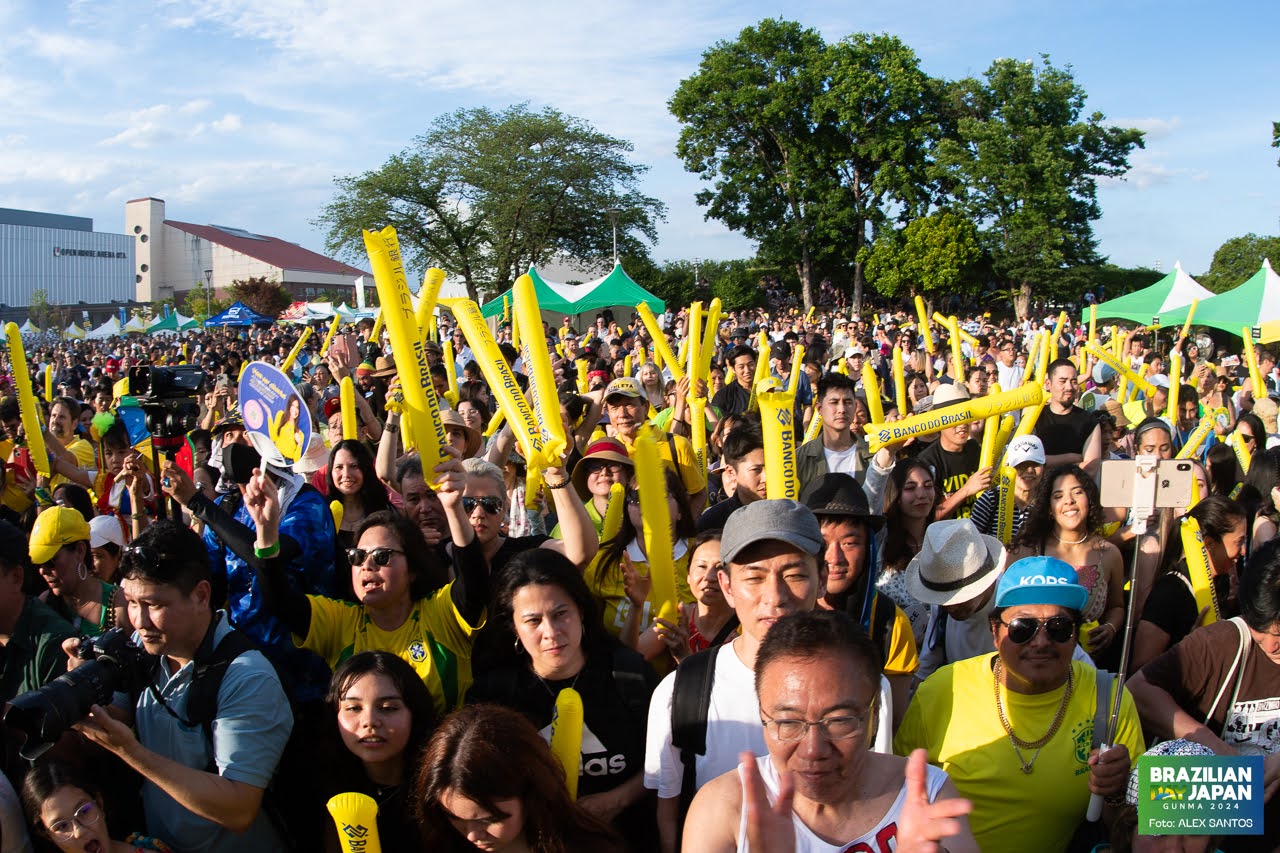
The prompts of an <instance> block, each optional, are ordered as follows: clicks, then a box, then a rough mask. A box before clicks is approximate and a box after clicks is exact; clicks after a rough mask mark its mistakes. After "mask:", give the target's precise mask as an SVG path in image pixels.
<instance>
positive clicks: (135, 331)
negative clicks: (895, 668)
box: [123, 314, 147, 335]
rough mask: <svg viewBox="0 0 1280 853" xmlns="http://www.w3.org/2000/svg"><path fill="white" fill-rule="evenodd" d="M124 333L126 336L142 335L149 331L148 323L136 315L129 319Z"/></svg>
mask: <svg viewBox="0 0 1280 853" xmlns="http://www.w3.org/2000/svg"><path fill="white" fill-rule="evenodd" d="M123 331H124V333H125V334H126V335H141V334H143V333H144V332H146V331H147V321H146V320H144V319H143V318H142V316H141V315H139V314H134V315H133V316H132V317H130V318H129V322H127V323H125V324H124V327H123Z"/></svg>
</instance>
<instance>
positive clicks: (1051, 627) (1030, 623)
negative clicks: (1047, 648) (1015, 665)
mask: <svg viewBox="0 0 1280 853" xmlns="http://www.w3.org/2000/svg"><path fill="white" fill-rule="evenodd" d="M999 621H1000V624H1001V625H1003V626H1005V627H1006V628H1008V629H1009V639H1010V640H1011V641H1013V642H1014V643H1017V644H1018V645H1019V646H1022V645H1026V644H1027V643H1029V642H1031V640H1032V639H1033V638H1034V637H1035V635H1036V634H1038V633H1040V628H1041V627H1043V628H1044V632H1045V634H1046V635H1047V636H1048V637H1049V639H1050V640H1052V641H1053V642H1055V643H1065V642H1067V641H1068V640H1075V637H1076V621H1075V620H1074V619H1071V618H1069V617H1067V616H1052V617H1050V618H1048V619H1043V620H1041V619H1036V618H1034V617H1032V616H1019V617H1018V618H1017V619H1014V620H1013V621H1012V622H1005V621H1004V620H1003V619H1001V620H999Z"/></svg>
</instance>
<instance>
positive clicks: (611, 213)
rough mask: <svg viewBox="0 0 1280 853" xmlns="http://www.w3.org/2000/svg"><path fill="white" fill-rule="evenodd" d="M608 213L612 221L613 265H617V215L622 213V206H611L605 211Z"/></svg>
mask: <svg viewBox="0 0 1280 853" xmlns="http://www.w3.org/2000/svg"><path fill="white" fill-rule="evenodd" d="M605 213H607V214H609V221H610V222H612V223H613V265H614V266H615V267H616V266H617V265H618V215H619V214H620V213H622V208H620V207H611V208H609V209H608V210H606V211H605Z"/></svg>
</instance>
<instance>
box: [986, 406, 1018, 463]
mask: <svg viewBox="0 0 1280 853" xmlns="http://www.w3.org/2000/svg"><path fill="white" fill-rule="evenodd" d="M1012 437H1013V413H1011V412H1010V413H1006V414H1003V415H1001V416H1000V429H999V431H998V432H996V447H995V450H994V451H992V453H991V459H992V464H993V465H994V464H995V463H996V462H998V461H999V460H1000V459H1002V458H1004V449H1005V446H1006V445H1008V443H1009V439H1010V438H1012Z"/></svg>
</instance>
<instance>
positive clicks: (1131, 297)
mask: <svg viewBox="0 0 1280 853" xmlns="http://www.w3.org/2000/svg"><path fill="white" fill-rule="evenodd" d="M1212 298H1213V293H1212V291H1209V290H1206V289H1205V288H1203V287H1201V286H1200V283H1199V282H1197V281H1196V280H1195V279H1194V278H1192V277H1191V276H1189V275H1187V273H1186V272H1185V271H1184V270H1183V269H1182V264H1181V263H1176V264H1174V265H1173V271H1172V272H1170V273H1169V274H1168V275H1166V276H1165V277H1164V278H1162V279H1160V280H1159V281H1157V282H1156V283H1155V284H1153V285H1151V286H1149V287H1144V288H1142V289H1141V290H1135V291H1134V292H1133V293H1126V294H1125V295H1124V296H1117V297H1116V298H1115V299H1108V300H1107V301H1106V302H1103V303H1101V304H1100V305H1098V319H1099V320H1128V321H1129V322H1131V323H1139V324H1141V325H1144V326H1145V325H1148V324H1149V323H1150V322H1151V321H1152V319H1153V318H1155V317H1157V316H1158V317H1160V322H1161V323H1163V324H1165V325H1168V324H1170V323H1172V322H1173V321H1172V320H1171V319H1169V318H1167V317H1166V316H1165V314H1166V313H1167V312H1173V311H1177V310H1179V309H1186V308H1188V307H1189V306H1190V305H1191V303H1192V302H1193V301H1195V300H1197V299H1198V300H1200V303H1201V304H1200V308H1199V310H1198V311H1197V312H1196V316H1195V321H1196V322H1197V323H1200V322H1201V320H1200V317H1201V313H1202V312H1203V311H1204V307H1205V305H1206V304H1207V303H1208V301H1209V300H1210V299H1212ZM1181 316H1182V319H1180V320H1178V321H1177V322H1179V323H1181V322H1182V320H1185V319H1186V317H1187V313H1186V311H1185V310H1183V311H1182V315H1181ZM1081 319H1082V320H1086V321H1087V320H1088V319H1089V308H1088V307H1087V306H1086V307H1085V309H1084V311H1083V312H1082V316H1081ZM1238 325H1239V324H1237V326H1238Z"/></svg>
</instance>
